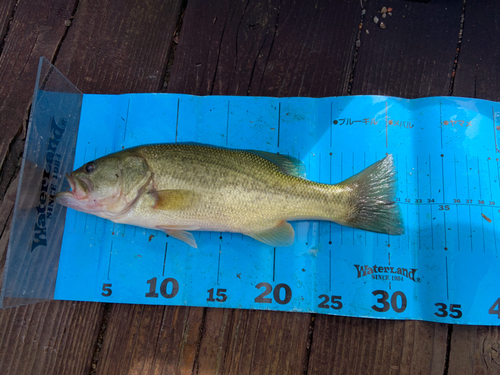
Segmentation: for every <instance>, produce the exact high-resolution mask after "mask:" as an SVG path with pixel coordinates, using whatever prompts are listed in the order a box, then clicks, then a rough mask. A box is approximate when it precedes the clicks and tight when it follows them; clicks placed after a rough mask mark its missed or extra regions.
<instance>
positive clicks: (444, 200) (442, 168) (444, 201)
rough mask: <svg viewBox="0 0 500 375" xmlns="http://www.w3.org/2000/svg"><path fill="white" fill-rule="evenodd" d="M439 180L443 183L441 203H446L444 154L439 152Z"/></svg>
mask: <svg viewBox="0 0 500 375" xmlns="http://www.w3.org/2000/svg"><path fill="white" fill-rule="evenodd" d="M441 181H442V183H443V203H446V195H445V188H444V156H443V154H441Z"/></svg>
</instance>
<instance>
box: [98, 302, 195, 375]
mask: <svg viewBox="0 0 500 375" xmlns="http://www.w3.org/2000/svg"><path fill="white" fill-rule="evenodd" d="M202 321H203V309H200V308H195V307H163V306H144V305H112V306H111V313H110V320H109V322H108V328H107V331H106V337H105V340H104V345H103V348H102V352H101V359H100V360H99V363H98V367H97V373H98V374H110V375H112V374H164V375H170V374H191V372H192V370H193V364H194V361H195V357H196V354H197V348H198V342H199V335H200V327H201V324H202Z"/></svg>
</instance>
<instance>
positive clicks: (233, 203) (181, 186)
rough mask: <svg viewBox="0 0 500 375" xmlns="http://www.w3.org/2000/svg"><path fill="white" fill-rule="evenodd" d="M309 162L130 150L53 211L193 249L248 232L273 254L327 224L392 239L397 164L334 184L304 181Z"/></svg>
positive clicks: (208, 151)
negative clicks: (303, 231)
mask: <svg viewBox="0 0 500 375" xmlns="http://www.w3.org/2000/svg"><path fill="white" fill-rule="evenodd" d="M304 171H305V168H304V165H303V163H302V162H301V161H300V160H298V159H295V158H293V157H289V156H285V155H279V154H273V153H269V152H263V151H249V150H248V151H245V150H236V149H228V148H218V147H212V146H206V145H201V144H178V143H176V144H158V145H147V146H139V147H134V148H130V149H126V150H123V151H120V152H116V153H114V154H110V155H107V156H104V157H102V158H100V159H97V160H94V161H91V162H89V163H86V164H85V165H83V166H82V167H80V168H79V169H77V170H76V171H74V172H72V173H71V174H68V175H66V178H67V179H68V181H69V184H70V186H71V191H69V192H60V193H58V194H57V196H56V199H57V202H58V203H60V204H62V205H64V206H67V207H71V208H73V209H75V210H78V211H83V212H87V213H89V214H93V215H97V216H100V217H102V218H105V219H109V220H111V221H114V222H116V223H123V224H131V225H137V226H141V227H146V228H151V229H159V230H162V231H164V232H166V233H167V234H168V235H170V236H172V237H174V238H177V239H179V240H181V241H184V242H186V243H187V244H188V245H190V246H192V247H197V245H196V242H195V240H194V237H193V235H192V234H191V233H190V231H197V230H204V231H218V232H234V233H243V234H245V235H247V236H250V237H253V238H254V239H256V240H258V241H261V242H264V243H266V244H269V245H271V246H289V245H291V244H293V242H294V230H293V228H292V226H291V225H290V223H288V221H291V220H328V221H333V222H335V223H338V224H341V225H346V226H350V227H354V228H360V229H365V230H368V231H373V232H379V233H386V234H392V235H398V234H402V233H403V231H404V229H403V225H402V219H401V215H400V211H399V207H398V205H397V204H396V203H395V202H394V199H395V191H396V186H395V184H396V179H395V171H394V164H393V158H392V155H389V156H387V157H385V158H384V159H382V160H380V161H378V162H376V163H375V164H373V165H371V166H369V167H368V168H366V169H364V170H363V171H361V172H360V173H358V174H356V175H354V176H352V177H350V178H348V179H347V180H345V181H342V182H340V183H338V184H335V185H328V184H320V183H317V182H313V181H308V180H306V179H305V178H303V176H304Z"/></svg>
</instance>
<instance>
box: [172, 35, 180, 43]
mask: <svg viewBox="0 0 500 375" xmlns="http://www.w3.org/2000/svg"><path fill="white" fill-rule="evenodd" d="M173 41H174V43H175V44H179V35H176V36H174V39H173Z"/></svg>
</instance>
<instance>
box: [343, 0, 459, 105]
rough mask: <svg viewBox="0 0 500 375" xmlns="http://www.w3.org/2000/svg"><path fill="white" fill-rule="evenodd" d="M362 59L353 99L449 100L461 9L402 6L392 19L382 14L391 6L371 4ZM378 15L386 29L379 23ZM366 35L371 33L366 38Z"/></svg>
mask: <svg viewBox="0 0 500 375" xmlns="http://www.w3.org/2000/svg"><path fill="white" fill-rule="evenodd" d="M366 6H367V8H366V15H365V17H364V24H363V30H362V32H361V34H360V37H361V38H360V42H361V46H360V48H359V53H358V56H357V59H358V61H357V63H356V73H355V79H354V82H353V87H352V94H353V95H360V94H364V95H392V96H399V97H406V98H419V97H424V96H437V95H449V91H450V80H451V74H452V71H453V65H454V60H455V53H456V48H457V44H458V35H459V31H460V18H461V12H462V4H461V2H459V1H456V2H453V3H450V2H449V1H446V0H435V1H431V2H429V3H420V2H409V1H398V2H394V4H391V5H390V6H391V7H392V8H393V11H392V14H393V15H392V16H387V18H385V19H383V18H382V16H381V14H380V13H379V11H380V10H381V9H382V7H383V6H389V5H388V4H387V1H383V0H375V1H370V2H368V3H367V5H366ZM375 16H377V17H378V18H379V19H380V20H381V21H383V22H384V23H385V24H386V29H381V28H380V26H379V25H380V22H381V21H379V23H378V24H375V23H374V21H373V18H374V17H375ZM366 30H368V31H369V34H366Z"/></svg>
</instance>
